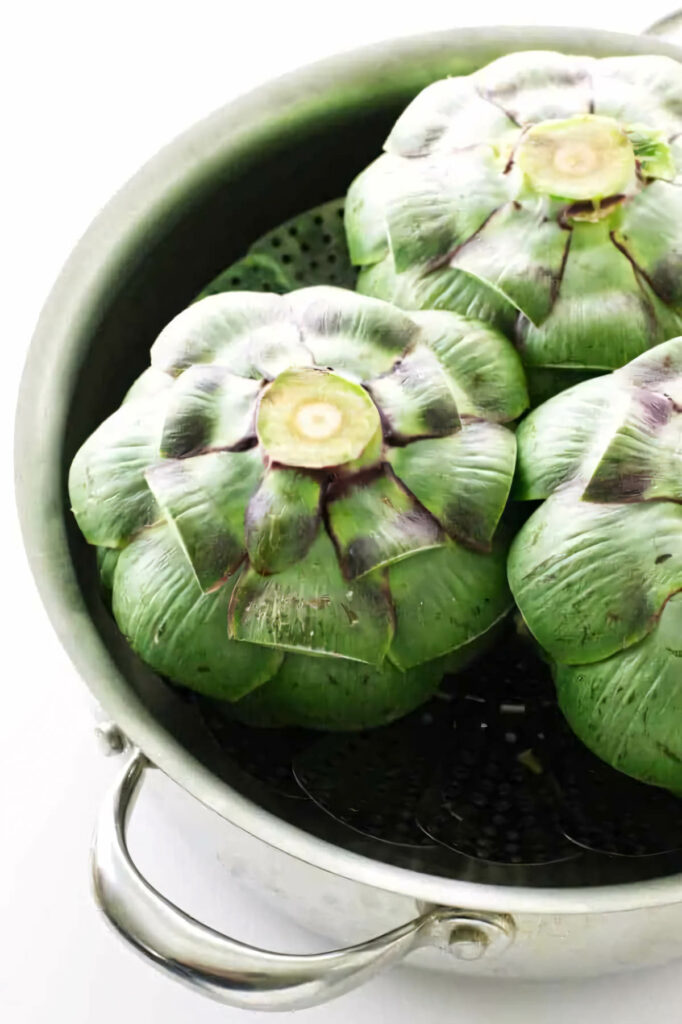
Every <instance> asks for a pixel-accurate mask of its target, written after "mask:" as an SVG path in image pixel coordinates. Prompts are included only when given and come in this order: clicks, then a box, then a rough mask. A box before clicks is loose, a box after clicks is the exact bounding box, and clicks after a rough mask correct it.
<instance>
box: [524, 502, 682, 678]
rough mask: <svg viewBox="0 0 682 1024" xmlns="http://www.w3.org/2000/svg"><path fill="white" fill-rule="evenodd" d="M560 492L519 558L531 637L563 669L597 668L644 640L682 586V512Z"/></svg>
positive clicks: (666, 505)
mask: <svg viewBox="0 0 682 1024" xmlns="http://www.w3.org/2000/svg"><path fill="white" fill-rule="evenodd" d="M571 493H572V496H573V498H574V499H575V500H570V498H571V495H569V493H568V492H567V491H566V490H560V491H557V492H556V493H555V494H553V495H551V496H550V497H549V498H548V499H547V500H546V501H545V503H544V504H543V505H542V506H541V507H540V508H539V509H538V510H537V511H536V512H534V513H533V515H532V516H531V517H530V519H529V520H528V521H527V522H526V523H525V525H524V526H523V527H522V528H521V530H520V532H519V534H518V535H517V536H516V538H515V540H514V542H513V544H512V547H511V551H510V555H509V564H508V572H509V582H510V584H511V589H512V593H513V594H514V597H515V599H516V603H517V605H518V606H519V609H520V611H521V614H522V615H523V617H524V619H525V621H526V622H527V624H528V627H529V628H530V630H531V632H532V633H533V635H534V636H535V638H536V639H537V640H538V642H539V643H540V644H541V645H542V647H544V648H545V650H547V651H548V652H549V653H550V655H551V656H552V657H553V658H555V659H556V660H557V661H559V662H562V663H565V664H587V663H592V662H595V661H600V660H602V659H603V658H608V657H610V656H611V655H612V654H615V653H616V652H617V651H619V650H622V649H624V648H627V647H630V646H631V645H632V644H634V643H637V642H638V641H639V640H641V639H643V638H644V637H645V636H646V635H647V633H649V632H650V631H651V630H652V629H653V628H654V626H655V624H656V620H657V617H658V615H659V614H660V611H661V608H662V607H663V605H664V604H665V602H666V601H667V600H668V598H669V597H670V595H671V594H672V593H674V592H675V591H676V590H679V589H680V588H682V505H678V504H674V503H672V502H650V503H640V504H632V505H604V504H593V503H590V502H586V501H580V500H579V490H576V491H573V492H571Z"/></svg>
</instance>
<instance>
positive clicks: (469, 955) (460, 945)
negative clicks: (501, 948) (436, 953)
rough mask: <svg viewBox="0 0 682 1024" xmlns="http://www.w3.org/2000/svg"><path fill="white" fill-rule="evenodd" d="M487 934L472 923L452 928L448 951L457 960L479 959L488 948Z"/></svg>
mask: <svg viewBox="0 0 682 1024" xmlns="http://www.w3.org/2000/svg"><path fill="white" fill-rule="evenodd" d="M488 942H489V940H488V936H487V935H486V933H485V932H484V931H483V930H482V929H481V928H477V927H476V925H473V924H463V925H459V926H458V927H456V928H453V930H452V934H451V935H450V940H449V942H448V949H449V952H450V953H451V954H452V955H453V956H454V957H456V959H457V960H480V958H481V957H482V956H484V955H485V953H486V950H487V948H488Z"/></svg>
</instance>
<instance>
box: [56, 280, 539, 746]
mask: <svg viewBox="0 0 682 1024" xmlns="http://www.w3.org/2000/svg"><path fill="white" fill-rule="evenodd" d="M527 401H528V399H527V394H526V386H525V380H524V376H523V370H522V366H521V363H520V360H519V358H518V355H517V353H516V352H515V350H514V348H513V346H512V345H511V344H510V343H509V341H508V340H507V339H506V338H504V337H503V336H502V335H500V334H499V333H498V332H496V331H495V330H494V329H492V328H489V327H486V326H485V325H484V324H480V323H472V322H469V321H466V320H464V319H463V318H462V317H459V316H457V315H454V314H451V313H443V312H424V313H418V314H415V315H413V316H408V315H406V314H405V313H403V312H401V311H400V310H398V309H396V308H394V307H393V306H391V305H389V304H388V303H385V302H382V301H379V300H376V299H372V298H366V297H363V296H359V295H356V294H355V293H353V292H351V291H345V290H343V289H341V288H334V287H325V286H319V287H312V288H303V289H301V290H299V291H295V292H292V293H290V294H288V295H285V296H281V295H273V294H266V293H257V292H227V293H222V294H216V295H211V296H209V297H207V298H204V299H201V300H200V301H198V302H196V303H194V304H193V305H192V306H190V307H189V308H188V309H186V310H184V311H183V312H181V313H180V314H179V315H178V316H177V317H176V318H175V319H174V320H173V321H171V323H170V324H168V326H167V327H166V328H165V329H164V330H163V331H162V332H161V334H160V336H159V337H158V339H157V340H156V342H155V343H154V345H153V347H152V353H151V367H150V368H149V369H148V370H146V371H145V372H144V373H143V374H142V376H141V377H140V378H139V379H138V381H137V382H136V383H135V384H134V385H133V387H132V389H131V391H130V392H129V394H128V395H127V397H126V399H125V401H124V403H123V404H122V406H121V407H120V408H119V409H118V410H117V411H116V412H115V413H114V414H113V415H112V416H110V417H109V418H108V419H107V420H106V421H105V422H104V423H103V424H102V425H101V426H100V427H99V428H98V429H97V430H96V431H95V433H94V434H93V435H92V436H91V437H90V438H89V439H88V440H87V441H86V442H85V444H84V445H83V446H82V448H81V449H80V450H79V452H78V453H77V455H76V457H75V459H74V461H73V464H72V467H71V472H70V478H69V490H70V497H71V503H72V508H73V512H74V514H75V517H76V519H77V521H78V524H79V526H80V528H81V530H82V532H83V534H84V535H85V537H86V539H87V540H88V541H89V542H90V543H91V544H94V545H97V546H98V548H99V549H100V552H101V553H100V569H101V573H102V578H103V584H104V586H105V588H106V589H107V590H108V591H109V592H110V593H111V595H112V596H111V600H112V609H113V614H114V616H115V618H116V620H117V622H118V625H119V627H120V629H121V631H122V632H123V633H124V634H125V636H126V637H127V638H128V640H129V642H130V644H131V646H132V647H133V648H134V650H135V651H137V652H138V654H139V655H140V656H141V657H142V658H143V660H144V661H146V662H147V663H148V664H149V665H150V666H151V667H152V668H154V669H155V670H156V671H157V672H159V673H161V674H162V675H164V676H167V677H168V678H170V679H171V680H173V681H174V682H176V683H179V684H181V685H184V686H187V687H190V688H192V689H194V690H197V691H199V692H201V693H203V694H207V695H210V696H212V697H215V698H219V699H223V700H227V701H232V702H236V703H235V705H234V710H235V713H236V714H237V715H239V714H240V713H242V714H243V716H244V717H245V718H248V720H249V721H255V722H259V723H263V724H266V723H267V724H273V723H276V724H297V725H306V726H311V727H319V728H362V727H366V726H371V725H378V724H380V723H382V722H385V721H389V720H390V719H392V718H395V717H397V716H399V715H401V714H404V713H406V712H407V711H409V710H411V709H412V708H413V707H415V706H416V705H418V704H419V703H420V702H422V701H423V700H425V699H426V698H427V697H429V696H430V695H431V694H432V693H433V692H434V690H435V689H436V688H437V687H438V684H439V682H440V680H441V678H442V675H443V673H444V672H445V671H446V670H449V669H451V668H452V667H453V666H456V665H457V664H458V663H461V662H462V661H463V660H465V659H466V657H467V656H468V655H469V653H471V652H472V651H474V650H475V649H476V647H477V646H479V645H480V642H481V638H482V637H485V636H486V634H487V633H488V632H489V631H490V630H491V628H492V627H493V626H494V624H495V623H496V622H497V621H498V620H499V619H500V618H501V617H503V616H504V615H505V613H506V612H507V610H508V608H509V607H510V604H511V596H510V594H509V590H508V586H507V582H506V572H505V560H506V549H505V545H504V543H503V540H502V539H501V538H500V537H499V536H498V532H499V531H497V526H498V521H499V520H500V517H501V514H502V512H503V510H504V507H505V503H506V501H507V497H508V494H509V490H510V487H511V482H512V478H513V474H514V466H515V458H516V439H515V435H514V433H513V432H512V431H511V430H509V429H507V428H506V427H505V426H504V425H503V424H504V423H505V422H506V421H511V420H513V419H515V418H516V417H518V416H519V414H520V413H521V412H522V411H523V409H524V408H525V407H526V405H527ZM240 705H241V707H240Z"/></svg>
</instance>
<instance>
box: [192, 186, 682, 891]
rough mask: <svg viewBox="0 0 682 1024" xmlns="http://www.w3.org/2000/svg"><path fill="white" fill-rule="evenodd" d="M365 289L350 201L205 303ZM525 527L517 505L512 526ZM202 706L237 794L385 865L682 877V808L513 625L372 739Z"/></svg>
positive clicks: (243, 268)
mask: <svg viewBox="0 0 682 1024" xmlns="http://www.w3.org/2000/svg"><path fill="white" fill-rule="evenodd" d="M355 277H356V274H355V270H354V269H353V268H352V267H351V266H350V263H349V259H348V253H347V250H346V245H345V239H344V235H343V201H342V200H334V201H332V202H330V203H326V204H325V205H324V206H322V207H319V208H318V209H315V210H310V211H308V212H306V213H304V214H302V215H300V216H299V217H295V218H293V219H292V220H291V221H288V222H287V223H286V224H284V225H282V226H281V227H279V228H277V229H275V230H274V231H272V232H270V233H269V234H267V235H265V236H263V238H261V239H259V240H258V241H257V242H256V243H255V244H254V245H253V246H252V247H251V249H250V250H249V253H248V254H247V256H246V257H244V259H242V260H240V261H239V262H237V263H236V264H234V265H233V266H232V267H230V268H228V269H227V270H226V271H224V273H222V274H221V275H220V276H219V277H218V278H216V279H215V280H214V281H212V282H211V283H210V284H209V285H208V286H207V288H206V289H204V291H203V292H202V295H208V294H213V293H216V292H220V291H230V290H235V289H255V290H263V291H275V292H286V291H288V290H291V289H295V288H298V287H302V286H306V285H311V284H336V285H341V286H344V287H353V286H354V284H355ZM526 511H528V509H526ZM520 514H521V511H520V510H519V509H516V508H515V507H514V506H512V507H510V509H509V510H508V511H507V513H505V516H506V517H507V518H509V517H512V518H513V517H514V516H515V515H516V516H518V515H520ZM192 700H194V701H195V703H196V705H197V706H198V707H199V709H200V712H201V715H202V718H203V721H204V723H205V725H206V728H207V730H208V732H209V734H210V736H211V737H212V741H213V743H214V746H215V749H216V750H217V751H218V752H219V755H220V756H219V759H218V761H217V762H216V764H217V768H218V770H219V771H221V772H222V774H223V775H224V777H225V778H226V779H227V780H228V781H230V782H231V783H232V784H236V782H235V779H236V778H237V776H236V775H235V771H236V773H237V775H238V776H239V777H240V778H242V777H247V778H248V780H249V789H248V795H249V796H250V797H251V798H252V799H256V800H258V801H260V802H261V803H262V804H263V806H267V807H268V808H269V809H273V806H277V807H279V808H280V810H279V813H281V814H282V816H285V817H287V818H288V820H290V821H293V822H295V823H296V824H298V825H299V826H300V827H302V828H305V829H307V830H309V831H312V832H314V833H317V834H319V835H322V836H323V837H324V838H327V839H330V840H331V841H333V842H336V843H338V844H341V845H345V846H348V847H349V848H352V849H356V850H358V851H359V852H362V853H365V854H368V855H371V856H375V857H376V858H377V859H387V860H392V861H393V862H394V863H401V864H403V865H406V866H410V867H417V868H420V869H424V870H429V871H436V872H438V873H440V874H451V875H453V876H455V877H465V878H468V879H472V880H476V879H480V880H484V881H494V882H500V883H506V882H508V883H509V884H524V885H528V884H537V885H546V884H563V885H591V884H606V883H608V882H614V881H628V880H635V879H638V878H645V877H655V876H657V875H660V874H666V873H672V872H677V871H680V870H682V856H681V855H680V854H679V853H674V854H670V853H667V855H666V852H667V851H675V850H682V801H679V800H677V799H676V798H674V797H672V796H670V795H668V794H666V793H663V792H661V791H658V790H655V789H653V788H652V787H649V786H643V785H640V784H639V783H636V782H634V781H633V780H631V779H628V778H627V777H626V776H623V775H620V774H619V773H617V772H614V771H613V770H612V769H610V768H609V767H607V766H606V765H605V764H603V763H602V762H601V761H599V760H597V759H596V758H595V757H593V756H592V755H591V754H590V753H589V751H587V750H586V749H585V748H584V747H583V746H582V745H581V744H580V743H579V742H578V740H577V739H576V738H575V737H574V736H573V735H572V733H571V732H570V730H569V729H568V728H567V726H566V724H565V722H564V720H563V718H562V717H561V714H560V713H559V710H558V708H557V707H556V701H555V695H554V687H553V684H552V680H551V673H550V670H549V667H548V666H547V665H546V664H545V663H544V661H543V660H542V659H541V658H540V656H539V654H538V653H537V652H536V650H535V649H534V647H533V645H532V642H531V641H530V638H528V637H527V636H520V635H519V634H518V633H517V630H516V629H515V627H514V624H513V623H510V624H509V626H508V628H507V630H506V632H504V633H503V634H502V636H501V637H500V639H499V640H498V642H497V644H496V646H495V647H494V649H493V650H492V651H490V652H489V653H488V654H487V655H486V656H484V657H483V658H482V659H480V660H479V661H477V662H476V663H475V664H474V665H472V666H471V667H470V668H469V669H467V670H466V671H464V672H462V673H460V674H458V675H457V676H453V677H451V678H447V679H446V680H445V681H444V684H443V689H442V692H441V693H440V694H439V695H438V696H437V697H435V698H434V699H433V700H432V701H431V702H430V703H429V704H427V705H425V706H424V707H423V708H421V709H419V710H417V711H416V712H414V713H413V714H412V715H410V716H409V717H408V718H406V719H403V720H402V721H401V722H397V723H394V724H393V725H390V726H386V727H383V728H381V729H376V730H373V731H371V732H367V733H364V734H361V735H324V734H320V733H314V732H308V731H305V730H275V729H268V730H264V729H252V728H249V727H247V726H244V725H242V724H239V723H237V722H234V721H232V720H231V719H230V717H229V706H226V705H220V704H218V703H217V702H214V701H208V700H206V699H205V698H201V697H193V698H192ZM251 783H253V785H252V786H251ZM277 798H285V799H284V802H283V803H281V801H280V803H279V804H278V805H277V804H276V799H277ZM273 800H274V803H273ZM325 822H326V823H328V825H326V824H325Z"/></svg>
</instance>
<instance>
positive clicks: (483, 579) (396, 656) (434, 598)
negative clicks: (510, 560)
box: [388, 539, 512, 670]
mask: <svg viewBox="0 0 682 1024" xmlns="http://www.w3.org/2000/svg"><path fill="white" fill-rule="evenodd" d="M505 561H506V545H505V544H504V542H503V541H502V540H501V539H498V540H496V541H495V543H494V545H493V550H492V552H491V553H490V554H481V553H479V552H477V551H470V550H469V549H468V548H465V547H463V546H462V545H461V544H456V543H455V542H454V541H448V542H447V544H446V545H445V546H444V547H440V548H435V549H433V550H431V551H424V552H422V553H420V554H417V555H414V556H413V557H412V558H406V559H404V560H403V561H402V562H398V563H396V565H393V566H391V568H390V569H389V572H388V577H389V585H390V589H391V596H392V598H393V606H394V608H395V615H396V627H395V636H394V638H393V643H392V644H391V650H390V655H389V657H390V659H391V661H392V662H393V663H394V664H395V665H397V666H398V667H399V668H402V669H404V670H407V669H409V668H412V667H413V666H415V665H419V664H421V663H422V662H424V661H430V660H431V659H432V658H438V657H440V656H442V655H445V654H449V653H450V652H451V651H455V650H457V649H458V648H461V647H462V646H463V645H464V644H467V643H469V642H470V641H472V640H475V639H476V638H477V637H480V636H481V635H482V634H483V633H486V632H487V631H488V630H489V629H490V628H491V626H493V625H494V624H495V623H496V622H498V621H499V620H500V619H501V618H502V617H503V616H504V615H506V614H507V612H508V611H509V609H510V607H511V605H512V599H511V595H510V593H509V590H508V588H507V585H506V579H505Z"/></svg>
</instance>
